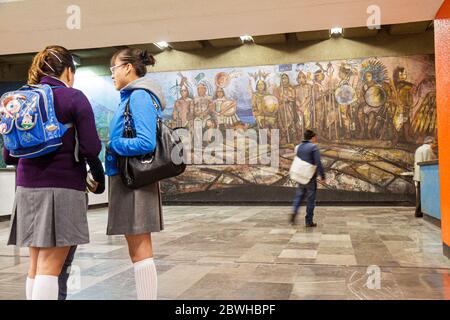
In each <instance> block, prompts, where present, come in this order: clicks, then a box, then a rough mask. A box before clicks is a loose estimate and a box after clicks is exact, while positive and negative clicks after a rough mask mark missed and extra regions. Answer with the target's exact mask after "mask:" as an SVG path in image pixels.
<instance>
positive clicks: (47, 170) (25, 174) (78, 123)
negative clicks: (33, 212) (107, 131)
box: [3, 77, 101, 191]
mask: <svg viewBox="0 0 450 320" xmlns="http://www.w3.org/2000/svg"><path fill="white" fill-rule="evenodd" d="M41 83H42V84H49V85H51V86H64V88H54V89H53V98H54V104H55V112H56V117H57V118H58V121H59V122H61V123H64V124H65V123H70V122H71V123H73V124H74V125H75V127H76V128H77V132H78V140H79V144H80V145H79V146H80V153H79V158H80V162H78V163H77V162H76V161H75V157H74V149H75V130H74V129H73V128H70V129H69V130H67V132H66V133H65V134H64V137H63V144H62V146H61V147H60V148H59V149H58V150H57V151H56V152H53V153H50V154H48V155H44V156H42V157H39V158H33V159H17V158H13V157H11V156H10V155H9V152H8V150H6V149H5V148H3V158H4V160H5V163H6V164H8V165H17V175H16V183H17V186H21V187H27V188H47V187H53V188H66V189H75V190H79V191H84V190H86V162H85V160H84V159H85V158H95V157H97V156H98V154H99V153H100V150H101V143H100V139H99V137H98V134H97V130H96V128H95V120H94V112H93V111H92V107H91V105H90V103H89V100H88V99H87V98H86V96H85V95H84V94H83V93H82V92H81V91H79V90H76V89H73V88H68V87H66V86H65V84H64V83H63V82H61V81H59V80H58V79H55V78H52V77H43V78H42V80H41Z"/></svg>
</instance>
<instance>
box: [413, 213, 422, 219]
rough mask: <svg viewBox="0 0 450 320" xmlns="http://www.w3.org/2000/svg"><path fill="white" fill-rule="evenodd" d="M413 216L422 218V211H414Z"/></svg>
mask: <svg viewBox="0 0 450 320" xmlns="http://www.w3.org/2000/svg"><path fill="white" fill-rule="evenodd" d="M414 216H415V217H416V218H423V213H422V212H421V213H417V212H416V213H415V214H414Z"/></svg>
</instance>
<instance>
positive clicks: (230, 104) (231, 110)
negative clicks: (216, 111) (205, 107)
mask: <svg viewBox="0 0 450 320" xmlns="http://www.w3.org/2000/svg"><path fill="white" fill-rule="evenodd" d="M236 106H237V105H236V102H234V101H231V100H228V101H225V102H224V103H222V110H223V115H224V116H232V115H234V114H235V113H236Z"/></svg>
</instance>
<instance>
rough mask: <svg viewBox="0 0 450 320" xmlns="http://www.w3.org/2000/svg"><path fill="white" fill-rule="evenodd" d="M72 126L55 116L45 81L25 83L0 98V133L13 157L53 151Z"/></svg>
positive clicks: (33, 156) (34, 155) (50, 94)
mask: <svg viewBox="0 0 450 320" xmlns="http://www.w3.org/2000/svg"><path fill="white" fill-rule="evenodd" d="M53 88H54V87H53ZM72 126H73V124H71V123H69V124H62V123H60V122H59V121H58V119H57V118H56V114H55V106H54V103H53V92H52V87H51V86H49V85H46V84H44V85H42V84H39V85H26V86H23V87H22V88H20V89H18V90H16V91H10V92H7V93H5V94H3V95H2V97H1V98H0V133H1V134H2V135H3V142H4V146H5V148H6V149H7V150H9V153H10V155H11V156H13V157H17V158H37V157H40V156H42V155H45V154H48V153H51V152H54V151H56V150H57V149H58V148H59V147H60V146H61V145H62V137H63V135H64V133H65V132H66V131H67V129H68V128H70V127H72Z"/></svg>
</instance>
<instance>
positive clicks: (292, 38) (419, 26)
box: [0, 21, 433, 64]
mask: <svg viewBox="0 0 450 320" xmlns="http://www.w3.org/2000/svg"><path fill="white" fill-rule="evenodd" d="M432 27H433V21H421V22H412V23H404V24H395V25H386V26H382V29H384V30H385V31H387V32H388V33H389V34H390V35H393V36H397V35H402V34H412V33H421V32H425V31H427V30H429V29H430V28H432ZM378 33H379V30H378V29H368V28H367V27H356V28H344V29H343V35H342V36H343V37H344V38H348V39H352V38H369V37H374V36H377V34H378ZM329 38H330V30H328V29H327V30H317V31H304V32H295V33H280V34H272V35H264V36H254V37H253V40H254V42H255V43H256V44H258V45H279V44H283V43H287V42H290V43H291V44H292V43H295V42H297V43H302V42H305V41H321V40H327V39H329ZM241 45H243V43H242V41H241V39H240V38H239V37H233V38H223V39H211V40H203V41H182V42H170V43H169V49H168V50H172V49H173V50H179V51H191V50H203V49H205V48H208V47H214V48H230V47H237V46H241ZM129 46H130V47H135V48H141V49H146V50H148V51H149V52H150V53H152V54H157V53H160V52H162V51H163V49H161V48H159V47H158V46H156V45H155V44H153V43H143V44H133V45H129ZM121 47H123V46H114V47H106V48H95V49H79V50H71V51H72V52H73V53H74V54H75V55H77V56H78V57H79V58H80V59H81V62H82V63H83V64H84V63H85V62H88V63H89V62H91V63H93V62H96V61H97V59H103V60H105V59H109V58H110V57H111V56H112V55H113V54H114V52H116V51H117V50H118V49H120V48H121ZM33 55H34V53H24V54H13V55H0V64H23V63H29V62H30V61H31V59H32V58H33Z"/></svg>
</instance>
